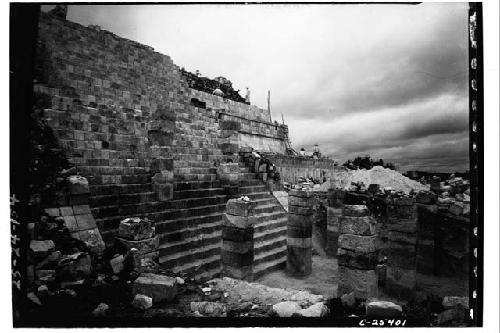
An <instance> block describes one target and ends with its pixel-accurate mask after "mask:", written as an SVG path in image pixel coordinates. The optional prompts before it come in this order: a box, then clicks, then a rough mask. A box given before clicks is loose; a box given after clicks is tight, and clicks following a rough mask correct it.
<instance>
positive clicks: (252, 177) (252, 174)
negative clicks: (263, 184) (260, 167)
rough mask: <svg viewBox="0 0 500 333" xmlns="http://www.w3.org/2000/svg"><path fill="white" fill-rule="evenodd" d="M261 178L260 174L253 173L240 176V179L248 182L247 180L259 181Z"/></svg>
mask: <svg viewBox="0 0 500 333" xmlns="http://www.w3.org/2000/svg"><path fill="white" fill-rule="evenodd" d="M258 177H259V175H258V174H256V173H253V172H247V173H240V174H239V179H241V180H246V179H257V178H258Z"/></svg>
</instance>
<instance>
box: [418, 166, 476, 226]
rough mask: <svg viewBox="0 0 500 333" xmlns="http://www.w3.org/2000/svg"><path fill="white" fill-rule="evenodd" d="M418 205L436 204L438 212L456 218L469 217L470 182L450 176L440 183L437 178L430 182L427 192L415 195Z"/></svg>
mask: <svg viewBox="0 0 500 333" xmlns="http://www.w3.org/2000/svg"><path fill="white" fill-rule="evenodd" d="M417 202H419V203H427V204H428V203H436V205H437V207H438V210H439V211H442V212H443V211H444V212H448V213H450V214H452V215H456V216H465V217H468V216H469V215H470V182H469V181H468V180H465V179H463V178H461V177H455V176H454V175H451V176H450V178H449V179H447V180H445V181H441V179H440V178H439V177H434V178H433V179H432V180H431V188H430V191H429V192H426V193H423V194H419V195H417Z"/></svg>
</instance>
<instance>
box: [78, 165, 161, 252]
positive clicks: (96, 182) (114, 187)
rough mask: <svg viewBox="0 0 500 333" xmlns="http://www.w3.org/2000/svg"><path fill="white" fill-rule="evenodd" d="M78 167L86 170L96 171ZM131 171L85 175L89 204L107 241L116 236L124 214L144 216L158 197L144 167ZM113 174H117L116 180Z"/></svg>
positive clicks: (89, 172)
mask: <svg viewBox="0 0 500 333" xmlns="http://www.w3.org/2000/svg"><path fill="white" fill-rule="evenodd" d="M81 169H87V168H85V167H80V168H79V170H80V171H83V172H85V173H86V174H94V175H95V174H96V172H92V171H91V170H81ZM134 172H135V174H131V175H119V176H116V175H103V176H102V175H101V176H87V178H88V179H89V187H90V196H89V205H90V207H91V212H92V215H93V216H94V218H95V220H96V223H97V226H98V228H99V231H100V232H101V234H102V237H103V239H104V240H105V241H106V242H107V243H109V242H110V241H111V240H112V239H113V238H114V236H116V232H117V228H118V225H119V224H120V221H121V220H123V219H124V218H127V217H134V216H138V215H141V216H147V214H148V213H149V212H150V211H151V209H152V207H153V204H154V203H155V202H156V201H157V195H156V192H153V190H152V186H151V175H150V173H149V170H148V169H146V168H135V169H134ZM113 177H120V178H119V180H117V179H116V178H115V179H114V178H113Z"/></svg>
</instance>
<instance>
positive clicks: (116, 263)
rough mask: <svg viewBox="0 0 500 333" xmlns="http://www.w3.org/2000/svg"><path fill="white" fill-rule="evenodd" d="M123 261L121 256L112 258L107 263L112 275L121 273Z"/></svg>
mask: <svg viewBox="0 0 500 333" xmlns="http://www.w3.org/2000/svg"><path fill="white" fill-rule="evenodd" d="M123 261H124V257H123V255H122V254H120V255H119V256H116V257H114V258H113V259H111V260H110V261H109V264H110V265H111V269H112V270H113V274H120V273H121V272H122V271H123V267H124V266H123Z"/></svg>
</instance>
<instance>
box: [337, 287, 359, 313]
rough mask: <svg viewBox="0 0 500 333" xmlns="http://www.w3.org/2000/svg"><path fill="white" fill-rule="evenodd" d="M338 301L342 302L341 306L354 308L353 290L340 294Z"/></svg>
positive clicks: (354, 297)
mask: <svg viewBox="0 0 500 333" xmlns="http://www.w3.org/2000/svg"><path fill="white" fill-rule="evenodd" d="M340 301H341V302H342V306H343V307H344V308H346V309H354V307H355V306H356V296H355V294H354V291H352V292H350V293H348V294H344V295H342V296H340Z"/></svg>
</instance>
